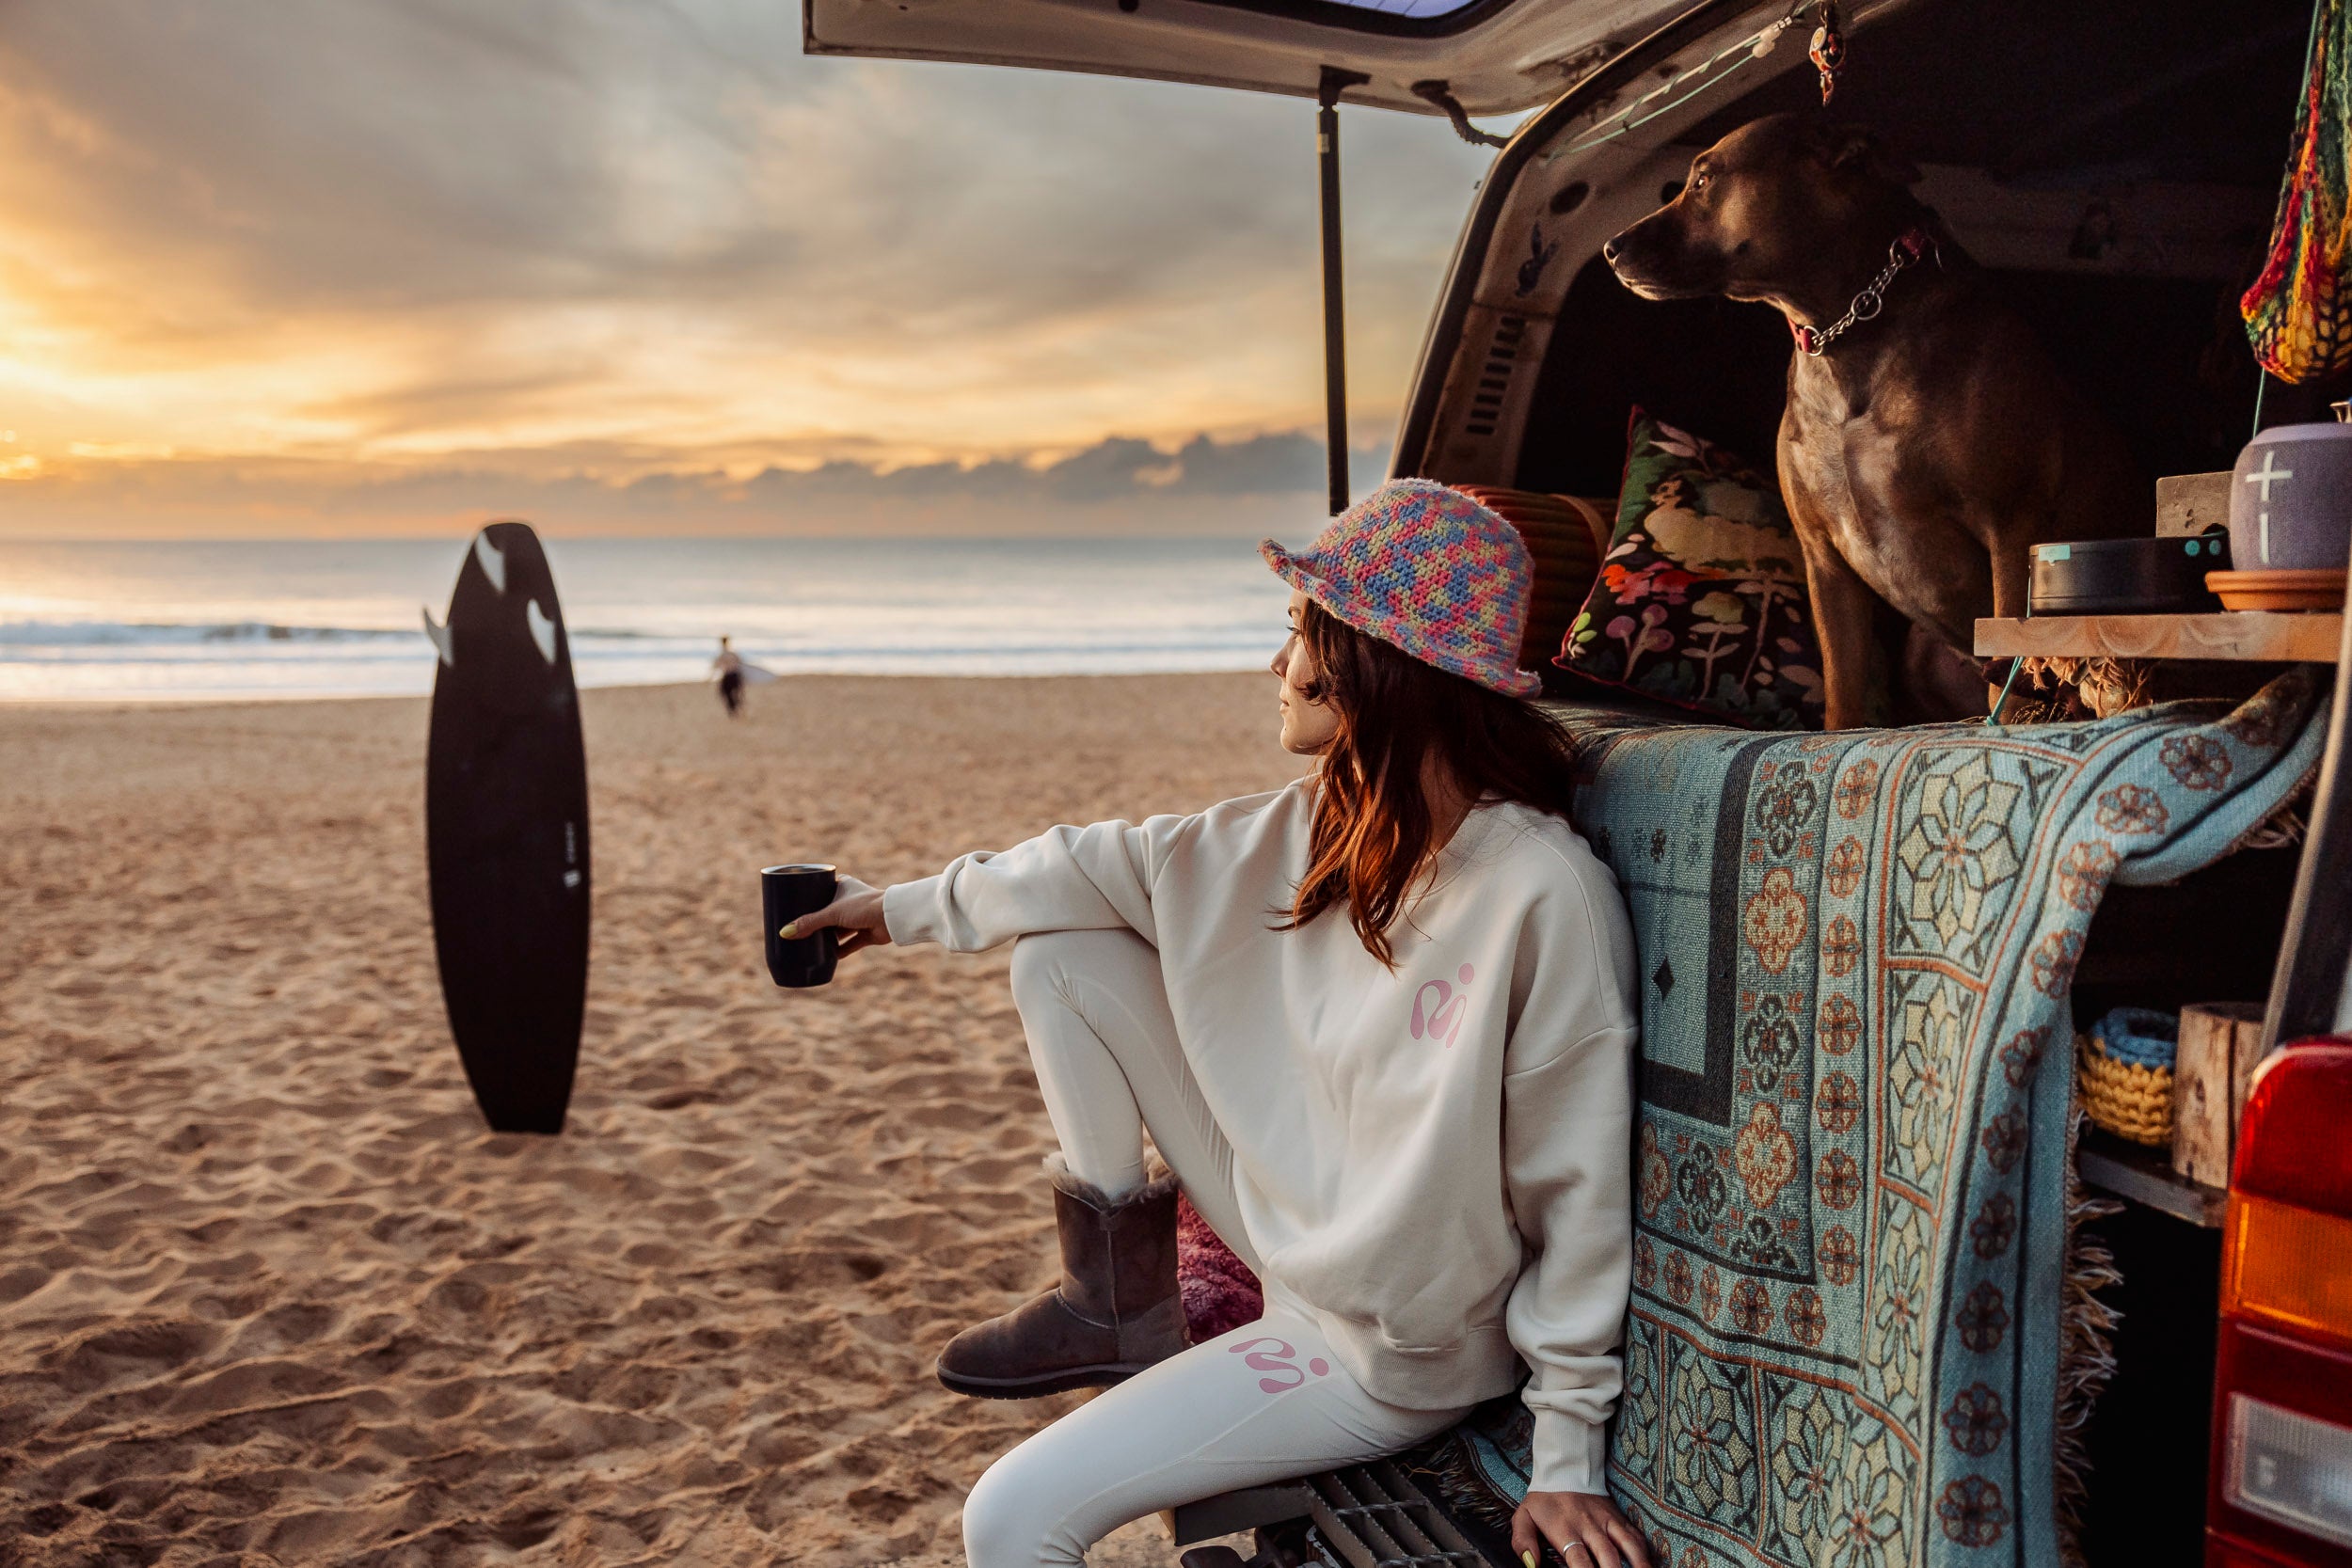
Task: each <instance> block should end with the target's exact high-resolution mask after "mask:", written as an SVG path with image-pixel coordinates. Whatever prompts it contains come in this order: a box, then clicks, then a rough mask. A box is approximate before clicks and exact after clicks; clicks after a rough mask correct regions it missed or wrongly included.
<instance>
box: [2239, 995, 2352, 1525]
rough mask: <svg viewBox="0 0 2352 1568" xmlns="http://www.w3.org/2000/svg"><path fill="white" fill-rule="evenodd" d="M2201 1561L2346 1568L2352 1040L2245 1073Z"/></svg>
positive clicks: (2325, 1043) (2351, 1362) (2324, 1044)
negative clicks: (2250, 1080)
mask: <svg viewBox="0 0 2352 1568" xmlns="http://www.w3.org/2000/svg"><path fill="white" fill-rule="evenodd" d="M2205 1560H2206V1562H2207V1564H2208V1568H2220V1565H2223V1564H2244V1565H2248V1568H2252V1565H2255V1564H2261V1565H2264V1568H2306V1565H2318V1564H2326V1565H2329V1568H2352V1041H2345V1040H2312V1041H2307V1042H2303V1043H2300V1044H2296V1045H2291V1046H2288V1047H2286V1048H2285V1049H2284V1050H2281V1051H2279V1052H2276V1053H2272V1055H2271V1056H2270V1057H2269V1059H2268V1060H2266V1061H2265V1062H2264V1064H2263V1066H2262V1069H2261V1071H2260V1072H2259V1073H2258V1074H2256V1076H2255V1080H2254V1087H2253V1092H2252V1094H2251V1095H2250V1096H2249V1099H2248V1101H2247V1106H2246V1119H2245V1121H2244V1123H2243V1125H2242V1127H2241V1129H2240V1132H2239V1136H2238V1152H2237V1163H2236V1166H2235V1168H2234V1170H2233V1172H2232V1174H2231V1180H2230V1217H2229V1227H2228V1230H2227V1231H2226V1233H2225V1235H2224V1239H2223V1242H2222V1253H2221V1329H2220V1344H2219V1356H2218V1361H2217V1368H2216V1375H2215V1388H2214V1432H2213V1470H2212V1492H2211V1496H2210V1498H2209V1507H2208V1511H2207V1518H2206V1554H2205Z"/></svg>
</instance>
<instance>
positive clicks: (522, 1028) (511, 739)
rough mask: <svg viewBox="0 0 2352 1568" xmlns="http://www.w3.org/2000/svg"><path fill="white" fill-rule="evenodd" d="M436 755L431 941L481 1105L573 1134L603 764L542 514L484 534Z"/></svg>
mask: <svg viewBox="0 0 2352 1568" xmlns="http://www.w3.org/2000/svg"><path fill="white" fill-rule="evenodd" d="M424 625H425V631H426V633H427V635H429V636H430V637H431V638H432V639H433V643H434V646H435V647H436V648H437V650H438V651H439V654H440V667H439V669H438V670H437V672H436V673H435V676H434V682H433V719H432V729H431V737H430V739H429V740H428V742H427V744H426V752H425V793H424V820H425V858H426V861H427V863H428V865H429V868H430V872H431V879H432V893H433V946H434V952H435V955H436V957H437V958H438V960H439V963H440V971H441V996H442V999H443V1000H444V1001H445V1002H446V1003H447V1004H448V1006H449V1027H450V1034H451V1035H452V1036H453V1037H454V1038H455V1040H456V1042H457V1055H458V1059H459V1060H460V1061H462V1062H464V1063H465V1067H466V1079H467V1082H468V1083H469V1084H471V1085H473V1093H474V1100H475V1101H476V1102H477V1103H479V1104H480V1105H481V1107H482V1114H483V1117H485V1119H486V1120H487V1121H488V1122H489V1124H490V1125H491V1127H492V1128H494V1129H496V1130H497V1131H499V1132H562V1131H563V1130H564V1110H565V1107H566V1106H567V1105H568V1104H569V1102H570V1100H571V1093H572V1074H573V1070H574V1069H575V1067H576V1066H577V1064H578V1061H579V1057H580V1017H581V1013H582V1011H583V1009H584V1006H585V1005H586V999H587V992H588V761H587V753H586V752H585V750H584V749H583V747H582V745H581V741H580V694H579V692H578V690H577V689H575V688H574V686H573V683H572V659H571V645H570V642H569V641H568V640H567V639H566V637H565V636H564V612H563V609H562V607H561V606H559V605H558V604H557V603H556V598H555V579H554V578H553V577H552V576H551V575H550V574H549V572H548V560H547V555H546V553H545V552H544V551H543V550H542V549H541V548H540V546H539V538H538V535H536V534H535V533H533V532H532V531H531V528H530V526H529V525H528V524H525V523H516V522H503V523H492V524H491V525H490V526H489V527H487V528H485V529H484V530H483V531H481V532H479V533H477V534H475V535H474V541H473V548H472V549H471V550H470V551H469V552H468V554H467V557H466V561H465V564H464V565H463V566H462V567H460V568H459V570H458V574H457V586H456V589H455V590H454V591H453V593H452V594H451V595H450V601H449V620H448V622H447V623H446V624H445V625H436V624H435V622H434V620H433V616H432V613H431V612H430V611H427V612H426V614H425V618H424Z"/></svg>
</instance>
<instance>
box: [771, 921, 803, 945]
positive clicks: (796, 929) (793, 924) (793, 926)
mask: <svg viewBox="0 0 2352 1568" xmlns="http://www.w3.org/2000/svg"><path fill="white" fill-rule="evenodd" d="M800 934H801V923H800V922H799V921H797V920H793V921H787V923H786V924H785V927H784V929H783V930H781V931H778V932H777V933H776V935H778V936H780V937H782V938H783V939H784V940H785V941H787V942H790V941H791V940H792V939H793V938H794V937H797V936H799V935H800Z"/></svg>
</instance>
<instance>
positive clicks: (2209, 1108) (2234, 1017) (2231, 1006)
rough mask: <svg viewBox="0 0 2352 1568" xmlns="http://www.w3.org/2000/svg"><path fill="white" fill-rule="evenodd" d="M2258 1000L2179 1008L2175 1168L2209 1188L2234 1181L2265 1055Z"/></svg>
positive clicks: (2174, 1090) (2175, 1060)
mask: <svg viewBox="0 0 2352 1568" xmlns="http://www.w3.org/2000/svg"><path fill="white" fill-rule="evenodd" d="M2262 1037H2263V1008H2262V1004H2260V1003H2258V1002H2205V1003H2198V1004H2195V1005H2193V1006H2186V1007H2183V1008H2182V1009H2181V1040H2180V1046H2179V1049H2178V1052H2177V1053H2176V1054H2175V1055H2174V1057H2173V1062H2172V1169H2173V1170H2174V1171H2175V1172H2176V1173H2178V1174H2179V1175H2182V1176H2185V1177H2187V1178H2188V1179H2189V1180H2192V1181H2200V1182H2202V1183H2203V1184H2204V1185H2206V1186H2208V1187H2227V1186H2228V1185H2229V1184H2230V1162H2231V1161H2232V1160H2233V1158H2235V1157H2236V1154H2237V1128H2238V1121H2239V1118H2240V1117H2243V1116H2244V1115H2245V1112H2246V1095H2247V1090H2248V1089H2249V1087H2250V1086H2251V1085H2252V1083H2253V1080H2254V1068H2255V1065H2256V1064H2257V1063H2258V1062H2260V1061H2261V1060H2262Z"/></svg>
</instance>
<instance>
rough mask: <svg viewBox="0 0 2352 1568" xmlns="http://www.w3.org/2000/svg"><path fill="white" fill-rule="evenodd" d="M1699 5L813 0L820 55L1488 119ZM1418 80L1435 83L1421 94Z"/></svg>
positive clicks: (811, 32)
mask: <svg viewBox="0 0 2352 1568" xmlns="http://www.w3.org/2000/svg"><path fill="white" fill-rule="evenodd" d="M1689 3H1690V0H803V9H802V29H803V48H804V49H805V50H806V52H807V53H809V54H811V55H880V56H887V57H892V58H898V59H916V60H961V61H964V62H967V63H972V64H980V65H1017V66H1034V67H1041V68H1043V69H1046V70H1051V71H1086V72H1089V73H1091V74H1094V75H1101V76H1145V77H1152V78H1156V79H1158V80H1161V81H1168V82H1194V83H1199V84H1200V85H1203V86H1207V87H1243V88H1248V89H1249V90H1251V91H1256V92H1279V93H1290V94H1296V95H1298V96H1302V97H1308V98H1312V97H1314V96H1315V94H1316V91H1317V88H1318V87H1319V85H1320V83H1321V81H1322V79H1323V71H1324V68H1326V67H1331V68H1333V69H1336V70H1339V71H1357V72H1360V73H1361V74H1363V75H1364V76H1365V77H1367V78H1369V80H1367V81H1366V82H1365V83H1364V84H1363V85H1362V86H1360V87H1348V88H1347V101H1348V102H1349V103H1376V104H1381V105H1383V106H1385V107H1388V108H1392V109H1413V110H1419V111H1421V112H1422V113H1429V112H1431V111H1432V109H1433V107H1441V106H1442V104H1441V103H1439V102H1438V100H1437V99H1436V98H1434V97H1433V95H1432V93H1431V91H1430V88H1431V87H1436V88H1437V89H1438V91H1440V92H1443V93H1450V94H1451V95H1452V96H1453V97H1454V99H1455V100H1456V101H1458V102H1459V103H1461V104H1462V106H1463V107H1465V108H1466V109H1468V110H1469V111H1470V113H1471V114H1474V115H1501V114H1513V113H1517V112H1518V111H1519V110H1522V109H1530V108H1534V106H1535V105H1537V104H1539V103H1549V102H1550V101H1551V100H1552V99H1554V98H1557V97H1558V96H1559V95H1560V93H1561V92H1562V90H1563V89H1565V87H1567V86H1568V85H1569V84H1570V83H1572V82H1574V81H1575V80H1576V79H1577V78H1579V77H1581V76H1582V75H1583V74H1584V73H1585V72H1586V71H1589V70H1591V69H1592V67H1593V66H1595V65H1596V64H1597V63H1598V62H1600V61H1601V60H1603V59H1606V58H1607V57H1608V56H1609V55H1611V54H1613V53H1614V52H1615V50H1616V49H1618V48H1621V47H1623V46H1624V45H1625V44H1627V43H1629V42H1631V41H1633V40H1636V39H1639V38H1641V37H1644V36H1645V35H1647V34H1648V33H1650V32H1651V31H1653V30H1654V29H1655V28H1656V27H1658V26H1659V25H1660V24H1662V23H1663V22H1665V21H1667V20H1668V19H1669V18H1670V17H1672V16H1673V15H1674V14H1675V13H1677V11H1679V10H1681V9H1683V8H1685V7H1686V6H1687V5H1688V4H1689ZM1416 87H1420V88H1422V91H1420V92H1416V91H1415V90H1414V89H1415V88H1416Z"/></svg>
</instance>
